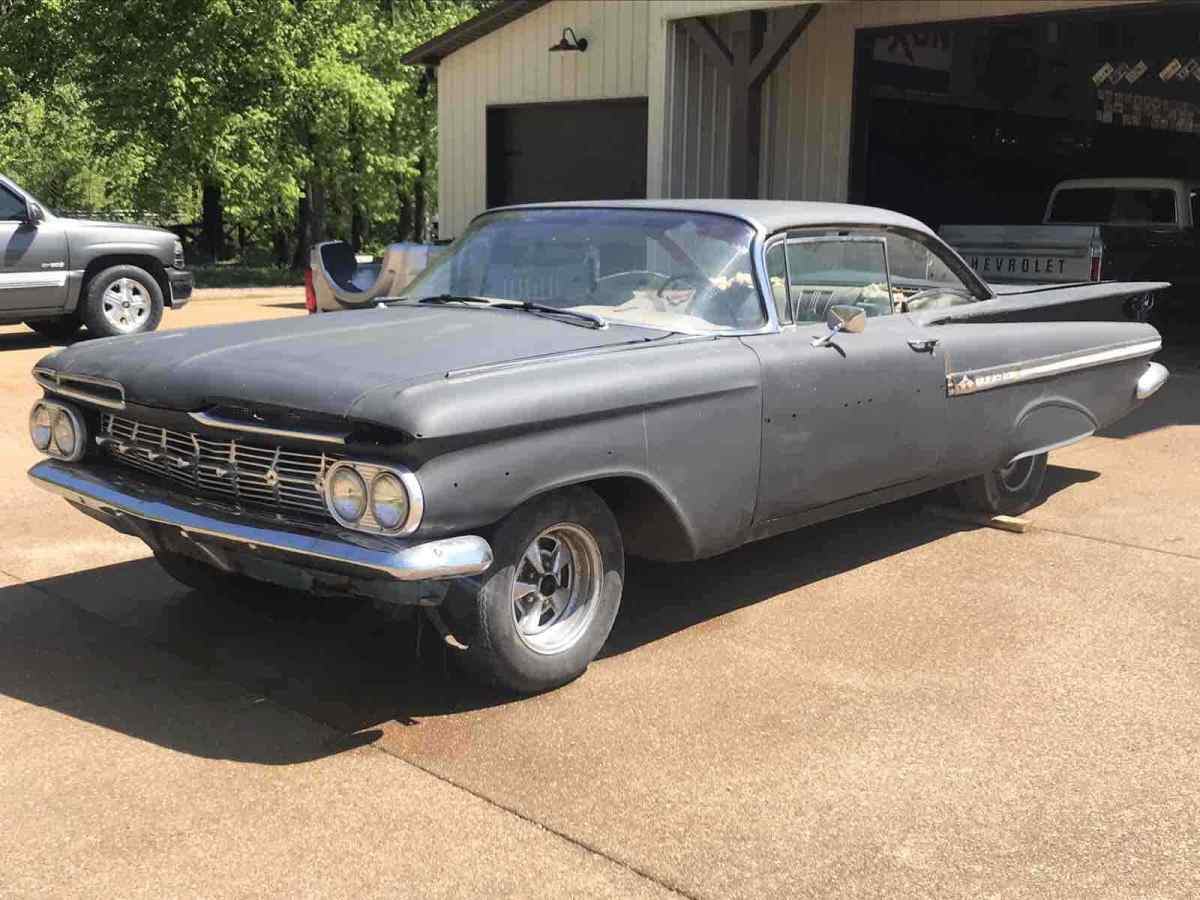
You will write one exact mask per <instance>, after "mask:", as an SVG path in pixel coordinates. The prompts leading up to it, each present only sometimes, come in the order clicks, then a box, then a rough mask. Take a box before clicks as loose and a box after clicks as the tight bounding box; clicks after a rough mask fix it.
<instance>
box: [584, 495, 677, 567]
mask: <svg viewBox="0 0 1200 900" xmlns="http://www.w3.org/2000/svg"><path fill="white" fill-rule="evenodd" d="M584 486H585V487H589V488H591V489H592V490H593V491H595V492H596V493H597V494H599V495H600V498H601V499H602V500H603V501H604V502H605V503H607V504H608V508H609V509H611V510H612V512H613V515H614V516H615V517H616V520H617V525H618V526H619V527H620V529H621V540H622V541H623V542H624V544H625V553H626V554H627V555H629V556H640V557H642V558H644V559H652V560H658V561H662V562H681V561H684V560H691V559H695V558H696V549H695V546H694V543H693V541H692V537H691V535H690V534H689V533H688V530H687V527H686V526H685V525H684V523H683V521H682V520H681V519H680V517H679V514H678V513H677V512H676V510H675V507H674V506H672V504H671V503H670V501H668V500H667V498H666V497H664V496H663V495H662V493H661V492H659V490H658V489H657V488H655V487H654V486H653V485H651V484H649V483H648V482H646V481H643V480H642V479H640V478H634V477H630V476H614V477H612V478H599V479H596V480H595V481H589V482H587V483H586V484H585V485H584Z"/></svg>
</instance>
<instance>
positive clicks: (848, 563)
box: [0, 466, 1096, 764]
mask: <svg viewBox="0 0 1200 900" xmlns="http://www.w3.org/2000/svg"><path fill="white" fill-rule="evenodd" d="M1094 477H1096V473H1094V472H1088V471H1086V470H1074V469H1070V468H1067V467H1061V466H1054V467H1052V468H1051V470H1050V473H1049V474H1048V476H1047V487H1048V489H1049V490H1051V491H1054V490H1063V489H1065V488H1067V487H1070V486H1071V485H1072V484H1076V483H1079V482H1081V481H1086V480H1090V479H1091V478H1094ZM935 501H937V498H936V497H935V496H934V495H924V496H921V497H916V498H913V499H911V500H906V501H901V502H899V503H893V504H890V505H888V506H885V507H881V508H879V509H875V510H870V511H867V512H863V513H858V514H856V515H853V516H848V517H845V518H842V519H838V520H835V521H832V522H829V523H826V524H824V525H820V526H815V527H812V528H808V529H804V530H801V531H797V532H793V533H790V534H786V535H781V536H779V537H775V538H772V539H770V540H766V541H761V542H758V543H755V544H751V545H748V546H746V547H742V548H740V549H738V550H735V551H732V552H730V553H727V554H724V555H723V556H720V557H717V558H714V559H709V560H703V561H700V562H695V563H685V564H662V563H652V562H647V561H642V560H637V559H631V560H630V561H629V565H628V568H627V573H626V591H625V598H624V601H623V603H622V610H621V614H620V615H619V616H618V618H617V622H616V625H615V627H614V629H613V632H612V635H611V636H610V638H609V641H608V643H607V645H606V647H605V649H604V651H603V652H602V654H601V656H602V658H603V657H613V656H618V655H622V654H628V653H632V652H636V651H637V650H638V648H640V647H643V646H645V645H647V644H650V643H653V642H655V641H658V640H660V639H662V638H664V637H666V636H668V635H673V634H677V633H679V632H682V631H686V630H688V629H691V628H695V627H702V626H703V625H704V624H705V623H707V622H709V621H712V620H714V619H717V618H719V617H721V616H724V615H726V614H727V613H730V612H733V611H735V610H738V609H742V608H744V607H747V606H751V605H753V604H756V603H759V602H761V601H764V600H766V599H769V598H772V597H777V596H779V595H780V594H784V593H788V592H795V591H801V590H802V589H803V588H804V587H806V586H807V585H810V584H813V583H815V582H818V581H821V580H823V579H826V578H830V577H833V576H835V575H838V574H840V573H843V572H847V571H850V570H852V569H854V568H857V567H859V566H862V565H866V564H868V563H871V562H874V561H877V560H880V559H884V558H887V557H890V556H894V555H896V554H900V553H903V552H905V551H906V550H909V549H912V548H915V547H919V546H921V545H924V544H927V543H930V542H933V541H937V540H940V539H942V538H944V537H946V536H948V535H951V534H953V533H955V532H959V531H963V530H968V529H972V528H974V527H975V526H973V525H970V524H964V523H961V522H956V521H951V520H949V519H944V518H940V517H938V516H936V515H931V514H930V513H929V511H928V507H929V505H930V504H931V503H934V502H935ZM30 589H32V592H36V593H37V594H38V595H40V596H43V597H45V598H46V600H47V603H46V607H45V612H44V613H43V612H42V611H41V610H40V609H36V608H35V609H34V611H33V612H27V613H26V615H25V616H24V618H22V619H20V620H19V621H18V623H17V625H15V626H14V625H12V624H8V625H5V627H4V628H3V629H2V630H0V635H3V637H2V638H0V652H3V653H5V654H6V655H7V661H6V662H5V663H3V664H0V694H4V695H8V696H9V697H14V698H16V699H19V700H24V701H26V702H29V703H33V704H36V705H40V706H45V707H49V708H51V709H56V710H58V711H60V712H62V713H64V714H66V715H70V716H73V717H75V718H78V719H82V720H85V721H88V722H92V723H94V724H97V725H100V726H103V727H105V728H110V729H115V730H117V731H120V732H123V733H126V734H129V735H131V736H133V737H136V738H138V739H140V740H145V741H150V742H153V743H156V744H160V745H162V746H165V747H169V748H171V749H175V750H178V751H181V752H186V753H191V754H195V755H199V756H204V757H213V758H223V759H232V760H237V761H246V762H256V763H265V764H288V763H295V762H303V761H305V760H309V759H314V758H318V757H321V756H325V755H329V754H332V753H338V752H342V751H343V750H346V749H349V748H351V747H356V746H360V745H362V744H366V743H370V742H372V741H373V740H375V739H376V737H378V735H379V734H380V731H379V728H380V726H383V725H385V724H387V723H391V722H399V723H400V724H402V725H409V726H413V727H419V726H420V723H421V720H422V719H425V718H428V717H434V716H444V715H450V714H454V713H457V712H464V711H469V710H475V709H481V708H488V707H495V706H501V705H504V704H506V703H511V702H515V701H517V700H518V698H514V697H513V696H511V695H507V694H505V693H502V692H499V691H497V690H495V689H492V688H488V687H484V686H481V685H480V684H478V683H477V682H476V681H475V680H474V679H473V678H472V677H471V676H470V675H469V674H466V673H465V672H464V671H463V670H462V669H461V667H460V666H459V665H458V661H457V660H455V659H453V657H454V655H455V654H456V653H457V651H454V650H451V649H449V648H448V647H446V646H445V644H443V643H442V641H441V640H440V639H439V638H438V636H437V634H436V633H435V632H434V631H433V629H432V628H430V627H429V626H428V625H427V624H426V623H425V620H424V618H423V617H421V616H413V615H407V614H406V613H408V612H410V611H408V610H395V611H394V610H390V609H386V608H384V609H380V608H377V607H375V606H372V605H370V604H360V605H354V604H339V603H337V602H336V601H317V600H311V599H308V598H303V597H297V596H294V595H287V596H285V595H272V596H270V597H269V599H264V597H263V596H260V595H255V596H253V597H249V598H248V597H246V596H242V595H237V594H232V593H230V594H221V595H216V594H212V593H205V592H201V591H195V590H189V589H185V588H182V587H181V586H179V585H178V584H176V583H175V582H174V581H172V580H171V579H170V578H169V577H168V576H167V575H166V574H165V573H163V572H162V570H161V569H159V567H158V565H157V564H156V563H155V562H154V561H153V560H152V559H142V560H137V561H133V562H128V563H121V564H117V565H113V566H107V567H102V568H97V569H91V570H87V571H83V572H78V573H73V574H70V575H64V576H60V577H55V578H47V579H44V580H41V581H38V582H34V583H31V584H30V585H28V586H24V587H13V588H0V621H3V615H4V610H5V609H6V607H8V606H10V605H11V604H10V603H9V602H8V601H7V600H6V599H5V598H6V594H9V593H10V592H14V591H23V592H25V594H24V595H23V596H24V597H25V599H24V600H23V602H25V603H26V604H28V603H29V600H28V596H29V594H30V593H31V590H30ZM783 602H787V603H795V604H797V605H798V606H801V607H802V606H803V604H804V602H805V600H804V597H803V595H798V596H792V597H788V598H786V599H785V600H784V601H783ZM64 616H65V617H66V618H67V619H68V620H69V622H68V625H69V627H63V626H62V625H61V623H59V622H58V621H57V619H58V618H62V617H64ZM22 623H23V624H22ZM22 628H24V630H25V633H26V638H22V636H21V635H22V630H21V629H22ZM14 629H15V630H14ZM30 636H35V637H36V639H33V640H30V639H29V638H30ZM14 641H15V642H17V643H15V644H14V643H13V642H14ZM77 645H78V646H77ZM6 646H7V647H20V648H22V649H21V652H19V653H15V654H13V653H9V652H8V651H5V650H4V648H5V647H6ZM39 647H40V648H41V649H38V648H39ZM31 648H33V649H31ZM64 648H65V649H64ZM64 653H66V654H67V656H68V657H69V665H67V666H66V675H65V676H64V663H63V654H64ZM114 659H117V660H118V661H119V664H120V667H121V668H122V670H123V671H124V672H125V673H126V674H130V673H132V675H133V677H129V678H126V679H124V680H123V681H122V684H123V685H124V686H123V687H122V688H121V689H111V690H105V689H91V690H88V689H74V690H72V689H69V688H70V687H71V685H75V686H76V687H79V688H83V687H86V686H88V685H99V684H101V683H103V681H104V679H105V678H106V677H108V676H109V674H110V669H111V667H112V665H113V660H114ZM172 682H178V684H177V685H176V687H177V690H166V692H165V693H164V689H165V688H170V687H171V683H172ZM197 685H200V687H199V688H197ZM215 685H225V686H226V688H231V687H232V688H236V689H237V690H240V691H241V692H243V693H244V703H245V704H247V705H246V706H245V708H246V709H253V708H254V706H253V704H254V703H255V702H256V701H260V698H263V697H266V698H270V699H271V700H273V701H275V704H277V705H276V706H271V709H273V710H275V711H276V715H275V717H274V718H270V719H266V720H264V723H266V722H270V723H272V724H270V726H269V727H270V728H271V729H272V730H273V731H274V732H276V733H273V734H261V733H259V730H260V727H258V726H255V725H254V724H253V722H254V720H253V719H240V720H239V721H242V724H241V725H240V726H239V725H238V724H237V721H235V719H238V716H240V715H241V713H240V712H239V713H238V716H233V715H232V713H231V710H240V709H241V708H242V707H240V706H238V705H237V704H236V703H235V704H234V706H233V707H230V706H229V704H228V703H225V704H223V705H222V704H217V705H205V704H199V705H197V704H194V703H190V702H188V700H187V698H189V697H190V696H191V695H192V694H193V693H194V692H195V690H197V689H200V690H202V691H204V690H208V691H217V692H218V693H220V691H219V690H218V689H217V688H216V687H214V686H215ZM181 698H182V699H181ZM268 706H270V705H269V704H268ZM278 707H284V708H285V709H286V710H290V711H292V712H293V713H300V714H302V716H305V717H307V718H308V719H309V720H315V722H316V723H320V724H321V725H323V726H326V728H320V727H318V726H316V725H314V724H313V722H306V721H305V720H304V719H300V718H299V717H293V719H295V721H291V722H285V723H284V725H283V726H281V725H280V724H279V723H278V722H277V721H276V719H278V718H279V717H280V716H283V715H284V713H283V711H281V710H279V709H278ZM285 718H286V717H285ZM261 727H262V728H266V727H268V726H267V724H263V725H262V726H261ZM281 728H282V731H281ZM281 735H282V736H281Z"/></svg>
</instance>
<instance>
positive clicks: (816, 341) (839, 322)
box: [812, 306, 867, 347]
mask: <svg viewBox="0 0 1200 900" xmlns="http://www.w3.org/2000/svg"><path fill="white" fill-rule="evenodd" d="M825 324H826V326H828V328H829V334H826V335H822V336H821V337H818V338H813V342H812V345H813V346H814V347H826V346H828V345H829V343H830V342H831V341H832V340H833V339H834V337H835V336H836V335H838V334H839V333H841V332H845V333H846V334H861V333H862V331H863V330H864V329H865V328H866V327H867V313H866V311H865V310H864V309H862V307H859V306H831V307H830V308H829V314H828V315H827V316H826V317H825Z"/></svg>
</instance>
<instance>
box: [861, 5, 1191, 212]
mask: <svg viewBox="0 0 1200 900" xmlns="http://www.w3.org/2000/svg"><path fill="white" fill-rule="evenodd" d="M1198 36H1200V7H1197V6H1191V5H1186V4H1178V5H1175V4H1172V5H1170V6H1167V5H1157V4H1156V5H1155V6H1154V7H1153V8H1149V9H1147V8H1145V7H1141V8H1139V7H1137V6H1121V7H1115V8H1114V7H1109V8H1104V9H1102V10H1100V11H1099V12H1074V13H1055V14H1050V15H1027V16H1013V17H1006V18H1003V19H994V20H986V21H985V20H974V21H968V22H954V23H932V24H921V25H915V26H906V27H904V28H898V29H880V30H868V31H861V32H859V34H858V56H857V65H856V67H855V82H856V83H855V134H854V153H853V164H852V172H851V193H852V195H853V196H854V197H855V198H856V199H858V200H861V201H864V202H867V203H870V204H873V205H877V206H884V207H888V208H891V209H897V210H900V211H903V212H906V213H909V214H911V215H914V216H916V217H918V218H920V219H923V220H925V221H926V222H928V223H929V224H931V225H933V226H934V227H938V226H940V225H943V224H946V223H949V222H956V223H963V224H971V223H996V224H1022V223H1033V222H1037V221H1039V220H1040V218H1041V216H1042V212H1043V209H1044V207H1045V203H1046V199H1047V197H1048V196H1049V193H1050V189H1051V188H1052V187H1053V186H1054V184H1055V183H1057V182H1058V181H1061V180H1063V179H1066V178H1077V177H1119V176H1130V177H1174V178H1186V179H1200V37H1198Z"/></svg>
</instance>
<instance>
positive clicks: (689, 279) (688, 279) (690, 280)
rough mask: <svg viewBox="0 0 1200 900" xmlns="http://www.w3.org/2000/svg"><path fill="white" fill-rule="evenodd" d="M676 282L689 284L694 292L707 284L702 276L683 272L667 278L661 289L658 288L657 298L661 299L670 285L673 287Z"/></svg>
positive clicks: (706, 280)
mask: <svg viewBox="0 0 1200 900" xmlns="http://www.w3.org/2000/svg"><path fill="white" fill-rule="evenodd" d="M677 281H682V282H684V283H685V284H690V285H691V286H692V287H693V288H694V289H695V290H699V289H700V288H701V287H703V286H704V285H705V284H707V283H708V279H707V278H705V277H704V276H703V275H696V274H693V273H690V272H685V273H683V274H681V275H672V276H670V277H669V278H667V280H666V281H664V282H663V283H662V286H661V287H659V289H658V296H660V297H662V295H663V294H664V293H665V292H666V290H667V288H669V287H670V286H671V285H673V284H674V283H675V282H677ZM664 299H665V298H664Z"/></svg>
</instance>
